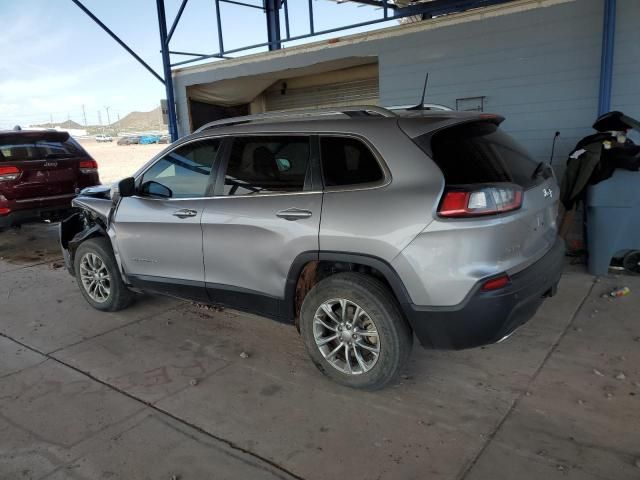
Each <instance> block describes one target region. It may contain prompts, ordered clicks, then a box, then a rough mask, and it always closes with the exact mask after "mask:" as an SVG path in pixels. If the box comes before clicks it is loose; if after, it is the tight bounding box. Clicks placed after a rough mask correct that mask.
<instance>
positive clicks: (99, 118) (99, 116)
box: [98, 110, 102, 126]
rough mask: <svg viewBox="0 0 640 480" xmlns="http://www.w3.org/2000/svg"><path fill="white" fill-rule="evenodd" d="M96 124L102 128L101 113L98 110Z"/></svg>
mask: <svg viewBox="0 0 640 480" xmlns="http://www.w3.org/2000/svg"><path fill="white" fill-rule="evenodd" d="M98 123H99V124H100V126H102V113H101V112H100V110H98Z"/></svg>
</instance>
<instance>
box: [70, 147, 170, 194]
mask: <svg viewBox="0 0 640 480" xmlns="http://www.w3.org/2000/svg"><path fill="white" fill-rule="evenodd" d="M80 144H81V145H82V146H83V147H84V149H85V150H86V151H87V152H89V154H90V155H91V156H92V157H93V158H94V159H95V160H96V161H97V162H98V169H99V172H100V180H101V181H102V183H104V184H109V183H112V182H115V181H116V180H120V179H121V178H125V177H128V176H130V175H132V174H133V173H134V172H135V171H136V170H138V168H140V167H141V166H142V165H144V164H145V163H146V162H147V161H148V160H150V159H151V158H152V157H153V156H154V155H155V154H156V153H158V152H160V151H162V150H164V149H165V148H166V147H167V145H156V144H152V145H118V144H117V143H116V139H114V141H113V142H109V143H98V142H96V141H95V140H93V139H86V140H84V139H83V140H80Z"/></svg>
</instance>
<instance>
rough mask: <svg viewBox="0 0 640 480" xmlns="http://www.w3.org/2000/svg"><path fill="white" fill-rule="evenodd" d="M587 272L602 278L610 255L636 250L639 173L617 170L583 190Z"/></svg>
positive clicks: (639, 217) (638, 243)
mask: <svg viewBox="0 0 640 480" xmlns="http://www.w3.org/2000/svg"><path fill="white" fill-rule="evenodd" d="M585 204H586V223H587V228H586V233H587V247H588V249H589V273H591V274H592V275H606V274H607V272H608V271H609V264H610V263H611V259H612V258H613V256H614V255H615V254H616V253H618V252H620V251H623V250H640V172H634V171H630V170H623V169H617V170H615V171H614V172H613V175H612V176H611V178H608V179H607V180H604V181H602V182H600V183H597V184H595V185H591V186H589V187H588V188H587V198H586V203H585Z"/></svg>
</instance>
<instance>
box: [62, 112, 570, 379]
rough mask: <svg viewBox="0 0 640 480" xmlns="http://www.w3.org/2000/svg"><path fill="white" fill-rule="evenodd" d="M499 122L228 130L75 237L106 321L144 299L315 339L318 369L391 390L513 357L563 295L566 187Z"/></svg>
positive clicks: (162, 164)
mask: <svg viewBox="0 0 640 480" xmlns="http://www.w3.org/2000/svg"><path fill="white" fill-rule="evenodd" d="M502 120H503V119H502V118H501V117H499V116H496V115H487V114H477V113H459V112H443V111H412V110H407V111H402V112H391V111H389V110H386V109H382V108H378V107H349V108H345V109H341V110H336V111H316V112H313V113H305V112H302V113H279V114H265V115H261V116H249V117H239V118H234V119H227V120H222V121H218V122H213V123H210V124H207V125H205V126H204V127H202V128H200V129H199V130H198V131H197V132H196V133H194V134H193V135H189V136H187V137H185V138H183V139H181V140H180V141H178V142H176V143H174V144H172V145H171V146H169V147H168V148H167V149H166V150H164V151H163V152H162V153H160V154H158V155H157V156H156V157H155V158H153V159H152V160H151V161H150V162H149V163H147V164H146V165H145V166H144V167H142V168H141V169H140V170H139V171H138V172H137V173H136V174H135V175H134V176H133V177H132V178H127V179H124V180H122V181H120V182H119V183H118V184H117V185H116V186H114V187H113V188H112V189H111V190H109V189H108V188H106V187H102V188H93V189H89V190H85V191H84V192H83V193H82V195H80V196H79V197H78V198H76V200H74V206H75V207H77V208H78V209H79V212H78V213H76V214H74V215H73V216H71V217H69V218H68V219H66V220H65V221H64V222H63V223H62V226H61V243H62V247H63V251H64V254H65V258H66V262H67V266H68V269H69V271H70V272H71V274H72V275H75V277H76V278H77V281H78V285H79V286H80V291H81V292H82V294H83V295H84V297H85V298H86V300H87V301H88V302H89V303H90V304H91V305H92V306H93V307H95V308H96V309H98V310H104V311H115V310H119V309H122V308H124V307H126V306H127V305H129V303H130V302H131V300H132V299H133V296H134V294H133V292H143V291H144V292H156V293H161V294H168V295H173V296H177V297H181V298H186V299H191V300H194V301H196V302H207V303H212V304H220V305H224V306H227V307H231V308H235V309H240V310H245V311H249V312H253V313H257V314H259V315H262V316H265V317H270V318H273V319H277V320H280V321H284V322H291V323H293V324H295V326H296V327H297V328H298V330H299V332H300V334H301V336H302V339H303V341H304V343H305V345H306V348H307V350H308V352H309V355H310V356H311V359H312V360H313V362H314V363H315V364H316V365H317V367H318V368H319V369H320V370H321V371H322V372H324V373H325V374H326V375H327V376H329V377H331V378H332V379H334V380H336V381H338V382H340V383H343V384H346V385H349V386H352V387H359V388H368V389H375V388H380V387H382V386H384V385H385V384H387V383H388V382H389V381H390V380H392V379H393V378H394V376H395V375H396V374H397V373H398V371H399V370H400V369H401V368H402V366H403V364H404V363H405V361H406V360H407V358H408V357H409V354H410V351H411V346H412V343H413V336H414V335H415V336H416V337H417V338H418V340H419V341H420V343H421V344H422V345H423V346H425V347H432V348H449V349H461V348H469V347H475V346H479V345H483V344H488V343H492V342H497V341H500V340H502V339H504V338H506V337H507V336H508V335H510V334H511V333H512V332H513V331H514V330H515V329H516V328H517V327H518V326H519V325H521V324H523V323H524V322H526V321H527V320H528V319H529V318H530V317H531V316H532V315H533V314H534V312H535V311H536V309H537V308H538V306H539V305H540V304H541V303H542V301H543V297H545V296H549V295H551V294H553V293H554V292H555V289H556V286H557V284H558V280H559V277H560V273H561V269H562V265H563V256H564V247H563V244H562V242H560V241H559V240H558V237H557V229H556V213H557V204H558V200H557V199H558V187H557V185H556V181H555V178H554V176H553V173H552V171H551V169H550V168H549V166H548V165H547V164H546V163H544V162H540V163H537V162H536V161H534V160H532V159H531V157H530V156H528V155H527V153H526V152H525V151H523V150H522V148H520V147H519V146H518V145H517V144H516V143H515V142H514V141H513V140H512V139H511V138H510V137H509V136H508V135H506V134H505V133H503V132H502V131H501V130H500V129H499V128H498V125H499V124H500V123H501V121H502Z"/></svg>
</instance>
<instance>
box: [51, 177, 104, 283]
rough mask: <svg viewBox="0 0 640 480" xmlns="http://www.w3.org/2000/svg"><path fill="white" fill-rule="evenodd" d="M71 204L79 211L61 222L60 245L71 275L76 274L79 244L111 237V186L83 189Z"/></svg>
mask: <svg viewBox="0 0 640 480" xmlns="http://www.w3.org/2000/svg"><path fill="white" fill-rule="evenodd" d="M71 204H72V205H73V207H75V208H76V209H78V212H77V213H74V214H73V215H71V216H70V217H68V218H66V219H65V220H63V221H62V222H61V223H60V246H61V248H62V254H63V256H64V263H65V266H66V267H67V270H68V271H69V273H70V274H71V275H75V272H74V269H73V261H74V257H75V253H76V249H77V248H78V246H79V245H80V244H81V243H82V242H84V241H85V240H87V239H89V238H92V237H99V236H103V237H106V238H109V235H108V233H107V231H108V228H109V223H110V219H111V215H112V212H113V202H112V200H111V198H110V195H109V188H108V187H105V186H98V187H92V188H90V189H85V190H83V191H82V192H81V193H80V196H78V197H76V198H74V199H73V201H72V202H71Z"/></svg>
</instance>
